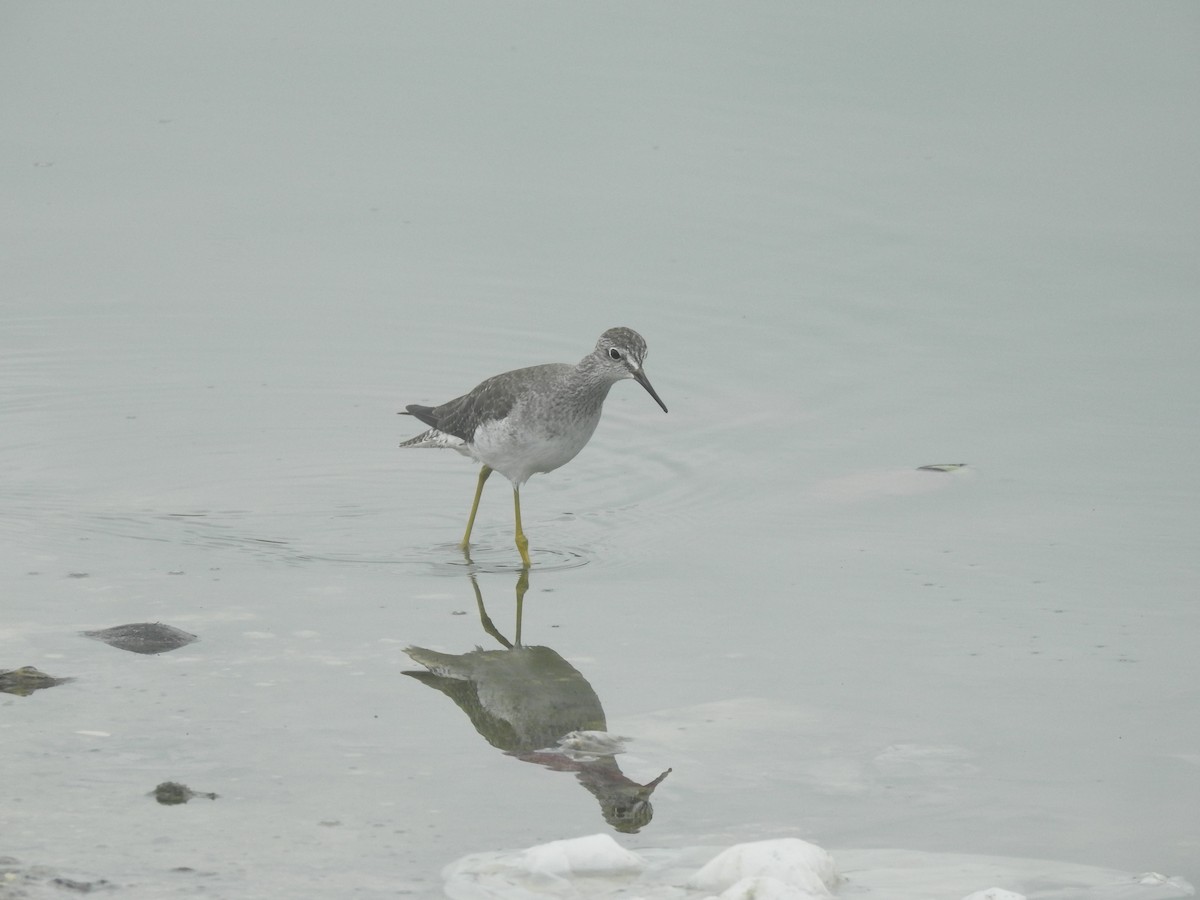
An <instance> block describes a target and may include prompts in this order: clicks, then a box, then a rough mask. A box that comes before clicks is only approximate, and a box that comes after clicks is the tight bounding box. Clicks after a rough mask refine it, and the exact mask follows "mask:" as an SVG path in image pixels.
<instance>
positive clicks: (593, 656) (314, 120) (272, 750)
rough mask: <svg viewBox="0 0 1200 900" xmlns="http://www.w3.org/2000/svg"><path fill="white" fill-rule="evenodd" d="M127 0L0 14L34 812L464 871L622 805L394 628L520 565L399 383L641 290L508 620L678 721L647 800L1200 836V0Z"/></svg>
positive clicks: (759, 812)
mask: <svg viewBox="0 0 1200 900" xmlns="http://www.w3.org/2000/svg"><path fill="white" fill-rule="evenodd" d="M123 9H125V10H126V16H125V17H124V18H120V17H115V16H110V15H109V14H108V13H105V12H102V11H101V10H100V9H99V8H96V9H92V8H80V7H77V6H70V5H63V6H58V5H54V4H39V5H37V6H36V7H34V6H30V7H26V8H23V9H21V10H17V11H15V12H13V14H12V20H11V21H10V22H9V24H8V26H7V27H6V28H5V29H4V32H5V36H4V38H3V50H4V52H3V53H0V72H2V73H3V75H4V76H5V77H4V78H3V80H2V81H0V83H3V84H6V85H8V86H9V87H8V88H7V89H6V90H3V91H0V113H3V116H4V119H5V121H7V122H9V123H16V124H18V125H19V126H20V127H19V128H17V127H14V128H13V129H12V130H13V133H14V135H16V136H17V137H16V138H15V139H14V140H13V141H10V142H9V143H8V144H7V145H6V147H5V148H4V150H3V151H2V152H3V154H4V158H5V160H6V162H7V163H8V165H7V166H6V167H5V173H4V174H3V175H0V178H2V179H3V182H4V192H5V195H6V197H7V198H8V206H9V209H10V212H9V215H7V216H6V217H4V218H5V221H4V222H3V224H0V228H3V229H4V240H3V241H2V242H0V245H2V247H0V253H2V254H3V260H4V266H3V268H4V271H5V277H4V279H3V296H2V298H0V304H2V305H0V465H2V467H3V470H4V472H5V473H6V477H5V487H4V489H3V490H4V502H3V504H0V536H2V537H3V540H2V541H0V591H2V593H3V596H4V597H5V600H4V604H3V610H4V614H3V619H2V620H0V669H10V668H16V667H19V666H24V665H33V666H37V668H39V669H40V670H42V671H44V672H46V673H48V674H50V675H53V676H58V677H73V678H74V679H75V680H74V681H72V682H70V683H68V684H63V685H60V686H57V687H55V688H53V689H48V690H43V691H39V692H37V693H35V694H32V695H30V696H28V697H17V696H8V695H3V696H4V699H3V700H0V706H3V709H4V715H3V716H0V740H2V741H3V747H4V754H5V760H6V763H5V773H6V777H5V779H4V780H3V788H2V791H3V795H2V796H0V816H2V818H3V821H4V824H5V827H4V829H3V833H4V842H3V845H2V846H0V855H5V854H7V855H11V856H13V857H16V858H17V859H19V860H21V861H22V862H23V863H25V864H28V865H44V866H48V867H50V868H51V869H52V870H55V871H75V870H78V871H79V872H81V873H83V875H84V876H87V877H91V878H104V879H107V880H109V881H110V882H113V883H115V884H118V885H120V886H121V887H122V889H123V890H124V891H125V892H126V893H127V894H128V895H130V896H163V895H169V894H170V893H172V892H174V893H180V894H187V893H195V892H200V891H205V892H207V893H208V894H209V895H210V896H213V895H216V896H230V897H235V896H236V897H250V896H279V895H282V894H284V893H286V894H288V895H290V896H330V895H331V892H333V893H335V894H337V895H346V894H349V893H355V894H357V895H361V896H373V895H376V894H378V895H394V894H395V893H397V892H398V891H403V890H408V891H409V892H410V893H413V894H416V895H418V896H437V895H438V893H439V891H440V876H439V871H440V869H441V867H442V866H443V865H445V864H446V863H449V862H450V861H451V860H454V859H456V858H459V857H461V856H463V855H465V854H470V853H479V852H490V851H496V850H502V849H505V848H515V847H525V846H529V845H532V844H535V843H541V842H546V841H550V840H555V839H558V838H563V837H571V836H576V835H582V834H590V833H593V832H595V831H599V830H601V829H603V828H604V821H603V819H602V817H601V815H600V810H599V808H598V806H597V803H596V800H595V798H594V797H593V796H591V795H589V793H588V791H586V790H584V789H582V787H581V785H580V783H579V782H578V780H577V779H576V778H574V777H573V776H572V775H571V774H569V773H566V772H555V771H550V770H548V769H546V768H543V767H541V766H538V765H530V764H526V763H523V762H522V761H520V760H519V759H516V758H513V757H512V756H506V755H504V753H502V752H501V751H499V750H497V749H496V748H495V747H493V746H490V745H489V744H488V742H487V741H486V740H484V739H483V738H482V737H481V736H480V734H479V733H478V732H477V730H476V729H475V728H473V727H472V724H471V722H470V721H469V720H468V719H466V718H464V716H463V714H462V710H460V709H459V708H458V707H457V706H455V704H453V703H450V702H448V701H447V699H446V698H445V697H441V696H439V695H438V694H437V693H436V692H433V691H429V690H426V689H425V688H424V687H422V686H421V685H419V684H417V683H416V682H415V681H414V680H413V679H410V678H403V677H401V673H402V672H404V671H406V670H412V669H414V668H416V665H415V664H414V663H413V661H412V660H411V659H409V658H408V657H407V656H406V655H405V653H404V648H405V647H407V646H409V645H417V646H422V647H428V648H433V649H436V650H440V651H443V652H447V653H455V654H459V653H465V652H467V651H470V650H471V649H473V648H474V647H475V646H476V645H486V646H487V647H489V648H498V647H499V646H500V644H499V643H498V642H497V641H496V640H495V639H494V638H493V637H492V636H490V635H489V634H488V633H486V632H485V630H484V629H483V628H482V627H481V621H480V617H479V611H478V607H477V599H476V595H475V592H474V590H473V587H472V584H471V581H470V579H469V578H468V577H467V575H468V573H469V572H470V571H472V570H474V571H476V572H477V573H478V584H479V588H480V594H481V596H482V599H483V602H484V604H485V608H486V610H487V612H488V614H489V615H490V617H491V620H492V622H493V623H494V626H495V629H496V630H498V631H499V632H500V633H502V634H503V635H505V636H506V638H508V639H510V640H511V639H512V638H513V637H514V632H515V627H516V623H515V618H514V616H515V610H514V591H515V589H516V587H517V579H518V575H519V571H518V568H517V565H516V563H517V555H516V550H515V548H514V547H513V546H512V544H511V501H510V499H509V492H508V489H507V486H506V485H505V484H504V483H503V481H502V480H499V481H497V480H496V479H493V481H492V482H491V483H489V486H488V490H487V492H486V493H485V497H484V504H483V508H482V510H481V513H480V519H479V522H478V523H477V526H476V537H477V540H478V544H477V546H476V547H475V548H474V549H473V556H472V559H473V562H474V564H475V565H474V567H473V569H472V567H471V566H468V565H467V564H466V563H465V561H464V559H463V558H462V556H461V554H460V553H459V552H458V551H457V548H456V546H455V542H456V540H457V539H458V537H459V536H460V534H461V529H462V527H463V524H464V521H465V517H466V513H467V508H468V506H469V503H470V499H471V492H472V491H473V489H474V483H475V472H474V470H473V467H472V466H471V465H470V464H469V463H468V462H467V461H466V460H463V459H462V458H460V457H458V456H457V455H456V454H452V453H439V452H433V451H421V452H413V451H403V452H402V451H399V450H397V449H396V445H397V444H398V443H399V442H400V441H401V440H403V439H405V438H407V437H409V436H411V435H413V434H415V433H416V431H417V430H418V428H419V426H417V425H416V423H414V422H412V421H411V420H409V419H406V418H400V417H397V416H396V415H395V412H396V410H398V409H401V408H403V406H404V404H406V403H413V402H416V403H429V402H439V401H442V400H446V399H449V398H451V397H453V396H456V395H458V394H459V393H462V392H463V391H464V390H466V389H468V388H470V387H471V386H472V385H474V384H475V383H476V382H478V381H479V380H480V379H482V378H483V377H485V376H487V375H490V374H493V373H495V372H498V371H502V370H504V369H508V368H513V367H516V366H520V365H527V364H531V363H536V362H544V361H552V360H561V361H570V360H575V359H578V358H579V357H581V356H582V355H583V354H584V353H586V352H587V351H588V350H589V349H590V348H591V346H592V344H593V343H594V341H595V338H596V336H597V335H599V333H600V332H601V331H602V330H603V329H605V328H607V327H610V326H613V325H618V324H622V325H629V326H632V327H634V328H636V329H638V330H639V331H640V332H641V333H642V334H643V335H644V336H645V337H646V339H647V341H648V342H649V345H650V356H649V360H648V363H647V370H648V372H649V375H650V377H651V379H652V381H653V383H654V384H655V387H656V389H657V390H658V392H659V393H660V394H661V396H662V397H663V400H664V401H665V403H666V404H667V406H668V407H669V408H670V410H671V412H670V414H668V415H663V413H662V411H661V410H660V409H658V407H657V406H656V405H655V404H654V403H653V401H652V400H651V399H650V398H649V397H648V396H647V395H646V394H645V393H644V392H643V391H642V390H641V389H640V388H638V387H637V386H636V385H633V384H620V385H617V386H616V387H615V388H614V390H613V392H612V394H611V395H610V398H609V400H608V403H607V406H606V412H605V418H604V421H603V422H602V423H601V425H600V428H599V429H598V431H597V434H596V436H595V437H594V438H593V440H592V442H591V444H590V445H589V446H588V447H587V448H586V449H585V450H584V451H583V453H582V454H581V455H580V456H579V458H578V459H576V460H575V461H573V462H572V463H571V464H570V465H568V466H566V467H564V468H563V469H561V470H559V471H557V472H554V473H551V474H550V475H546V476H539V477H535V478H534V479H533V480H532V481H531V482H530V483H529V484H528V485H527V487H526V488H525V489H524V491H523V492H522V500H523V512H524V518H525V528H526V532H527V534H528V535H529V537H530V540H531V543H532V551H531V552H532V554H533V557H534V563H535V565H534V568H533V571H532V573H531V576H530V586H529V591H528V593H527V594H526V596H525V599H524V604H523V619H522V623H521V627H522V637H523V640H524V641H525V643H527V644H529V645H535V646H545V647H549V648H551V649H552V650H553V651H554V652H555V653H556V654H558V655H560V656H561V657H562V658H564V659H565V660H566V661H567V662H568V663H569V664H570V665H571V666H573V667H574V668H575V669H576V670H578V672H579V673H581V675H582V676H583V677H584V678H585V679H586V680H587V682H588V683H589V684H590V686H591V688H592V689H593V690H594V691H595V693H596V695H597V697H598V698H599V700H600V702H601V703H602V705H603V710H604V712H605V714H606V717H607V726H608V729H609V730H610V731H612V732H614V733H617V734H621V735H625V736H628V737H630V738H631V739H632V740H631V742H630V744H629V749H628V752H626V753H625V754H623V755H621V756H620V757H618V759H619V762H620V767H621V769H622V771H623V772H624V773H625V774H626V775H627V776H628V777H629V778H630V779H632V780H634V781H638V782H641V783H645V782H648V781H650V780H651V779H653V778H654V777H656V776H657V775H658V774H659V773H660V772H662V771H663V770H665V769H667V768H671V769H673V771H672V774H671V775H670V777H669V778H667V779H666V780H665V781H664V782H663V783H662V784H661V785H660V786H659V787H658V788H657V789H656V791H655V793H654V797H653V805H654V819H653V822H652V823H651V824H649V825H648V826H647V827H646V828H644V829H643V831H642V832H641V833H640V834H638V835H636V836H621V837H619V839H620V840H621V841H622V842H623V843H625V844H626V845H627V846H629V847H632V848H647V847H683V846H692V845H701V844H703V845H723V844H728V843H731V842H733V841H738V840H754V839H758V838H763V837H775V836H787V835H794V836H799V837H803V838H805V839H806V840H810V841H814V842H816V843H819V844H821V845H823V846H836V847H857V848H864V849H869V848H880V847H893V848H901V849H907V850H911V851H913V852H914V853H915V852H923V853H956V854H980V855H987V856H997V855H1002V856H1016V857H1035V858H1046V859H1052V860H1062V861H1068V862H1074V863H1080V864H1086V865H1093V866H1104V867H1109V868H1115V869H1120V870H1124V871H1130V872H1140V871H1144V870H1149V869H1153V870H1157V871H1161V872H1165V873H1167V874H1178V875H1183V876H1186V877H1188V878H1190V879H1191V880H1192V881H1195V880H1196V879H1197V878H1200V867H1198V866H1197V864H1196V860H1197V859H1200V828H1198V826H1197V820H1196V816H1195V809H1196V808H1197V807H1198V805H1200V778H1198V777H1197V776H1198V775H1200V772H1198V769H1197V767H1198V766H1200V753H1198V752H1197V749H1196V748H1197V746H1198V743H1200V720H1198V719H1197V717H1196V715H1195V709H1196V703H1197V700H1198V699H1200V695H1198V694H1197V691H1196V688H1195V686H1194V685H1195V684H1196V683H1197V680H1198V677H1200V663H1198V662H1197V655H1196V652H1195V639H1196V636H1197V633H1198V630H1197V626H1198V624H1200V623H1198V622H1197V608H1196V604H1195V598H1196V596H1197V588H1198V587H1200V578H1198V577H1197V565H1196V552H1195V548H1196V535H1197V534H1198V533H1200V528H1198V526H1200V479H1198V478H1197V475H1196V469H1195V464H1194V460H1193V456H1194V448H1195V447H1196V446H1197V444H1198V438H1200V420H1198V419H1197V417H1196V416H1195V397H1196V391H1197V388H1198V386H1200V384H1198V382H1200V366H1198V365H1197V362H1196V356H1195V352H1194V336H1195V334H1196V333H1197V328H1198V326H1200V311H1198V308H1197V306H1196V304H1195V302H1194V301H1195V292H1196V288H1197V286H1198V285H1200V273H1198V272H1197V269H1198V263H1197V260H1196V256H1195V253H1194V248H1195V246H1196V238H1197V237H1198V234H1197V232H1198V231H1200V227H1198V223H1197V221H1196V219H1195V209H1196V208H1197V206H1196V201H1197V199H1200V198H1198V197H1197V194H1198V191H1197V187H1198V185H1197V180H1198V178H1197V174H1196V171H1195V166H1194V163H1193V160H1194V159H1196V158H1197V153H1196V151H1197V150H1198V149H1200V148H1198V147H1197V144H1198V143H1200V140H1198V138H1200V126H1198V124H1197V122H1196V119H1195V116H1194V115H1191V113H1190V111H1191V105H1192V104H1191V101H1192V98H1193V97H1194V96H1195V92H1196V88H1197V87H1200V71H1198V69H1197V66H1196V63H1195V55H1194V46H1195V40H1194V38H1195V36H1196V34H1197V29H1198V22H1197V18H1196V16H1195V14H1194V13H1193V12H1192V10H1191V9H1190V8H1188V7H1162V8H1159V9H1158V11H1157V13H1156V14H1155V17H1153V18H1151V17H1149V16H1148V15H1146V14H1145V13H1144V12H1143V11H1141V10H1139V9H1137V8H1128V7H1121V6H1116V5H1113V6H1108V5H1102V6H1100V7H1089V8H1088V9H1086V10H1085V9H1084V8H1083V7H1074V6H1071V5H1063V6H1056V7H1053V8H1045V7H1042V6H1033V5H1030V6H1022V5H1020V4H1018V5H1016V6H1007V7H1005V8H1003V9H1000V8H995V9H983V8H979V9H959V8H957V7H955V8H953V9H951V8H950V7H944V6H921V7H896V8H891V9H886V10H885V9H872V10H871V13H870V14H869V15H866V14H864V12H863V10H861V9H856V8H846V9H841V8H837V9H834V8H828V9H807V8H805V7H797V6H792V5H786V4H783V5H772V4H764V5H761V6H758V7H754V8H752V11H751V12H750V13H748V14H740V13H739V14H736V15H735V14H733V13H731V12H730V10H728V9H726V8H723V7H719V6H698V7H697V6H688V7H676V6H672V5H661V6H655V7H652V8H649V9H639V10H637V11H636V12H634V11H630V10H626V11H624V13H623V14H622V15H621V16H619V17H618V16H611V14H610V13H606V12H604V11H600V10H591V11H581V10H577V9H573V8H567V7H558V6H551V5H545V6H528V7H522V8H520V9H515V8H514V9H510V10H505V11H503V12H501V11H500V9H499V8H497V7H493V6H490V5H480V6H467V5H464V6H458V7H455V6H450V7H447V6H438V7H436V8H435V7H430V8H425V9H421V8H415V7H407V6H400V7H396V8H395V9H385V8H375V7H362V8H359V9H358V10H357V11H356V13H355V14H354V15H344V14H343V13H342V12H339V13H338V14H337V15H336V16H335V15H332V14H330V13H329V12H328V11H327V10H326V9H325V8H322V7H320V6H319V5H314V6H311V7H297V6H296V5H294V4H289V5H286V6H284V5H282V4H281V5H271V4H261V5H255V6H253V7H247V6H243V5H238V4H220V3H217V4H208V5H206V6H205V7H203V8H192V7H187V6H178V7H176V6H173V5H170V4H137V3H135V4H128V5H126V6H125V7H123ZM285 26H286V27H285ZM959 462H965V463H968V464H969V465H968V466H967V467H966V468H964V469H961V470H958V471H955V472H950V473H941V472H929V471H917V467H918V466H921V465H925V464H932V463H959ZM156 621H161V622H164V623H166V624H169V625H172V626H175V627H178V628H182V629H184V630H185V631H188V632H191V633H194V634H197V635H199V636H200V640H199V642H197V643H195V644H191V645H189V646H187V647H184V648H181V649H180V650H177V651H174V652H172V653H169V654H164V655H161V656H148V657H141V656H137V655H135V654H130V653H124V652H121V651H119V650H116V649H114V648H111V647H107V646H105V645H103V644H100V643H98V642H95V641H89V640H87V639H86V638H83V637H81V636H80V634H79V632H82V631H85V630H96V629H102V628H107V627H110V626H114V625H121V624H125V623H131V622H156ZM168 780H173V781H181V782H184V783H186V784H187V785H189V786H190V787H191V788H192V789H194V790H197V791H205V792H208V791H211V792H215V793H217V794H218V799H217V800H216V801H213V802H207V801H205V802H203V803H201V802H198V801H193V802H192V803H189V804H187V805H186V806H180V807H170V808H168V807H160V806H158V805H157V804H155V803H154V802H153V800H152V799H150V798H148V797H147V796H146V794H147V793H148V792H149V791H151V790H152V789H153V787H154V786H155V785H156V784H158V783H160V782H163V781H168ZM177 867H187V868H188V869H190V871H175V869H176V868H177ZM81 877H82V876H81ZM986 886H987V885H980V886H979V887H981V888H982V887H986Z"/></svg>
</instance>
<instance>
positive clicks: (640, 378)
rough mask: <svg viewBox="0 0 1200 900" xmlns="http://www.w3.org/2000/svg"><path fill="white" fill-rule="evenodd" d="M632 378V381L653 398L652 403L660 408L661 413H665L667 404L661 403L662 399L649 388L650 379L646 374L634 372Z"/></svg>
mask: <svg viewBox="0 0 1200 900" xmlns="http://www.w3.org/2000/svg"><path fill="white" fill-rule="evenodd" d="M633 377H634V380H635V381H637V383H638V384H640V385H641V386H642V387H644V388H645V389H646V391H647V393H649V394H650V396H651V397H653V398H654V402H655V403H657V404H658V405H659V406H661V407H662V411H663V412H666V411H667V404H665V403H663V402H662V398H661V397H659V396H658V392H657V391H655V390H654V388H653V387H651V385H650V379H649V378H647V377H646V373H645V372H641V371H638V372H634V373H633Z"/></svg>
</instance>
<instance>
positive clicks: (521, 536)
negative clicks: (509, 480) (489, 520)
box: [513, 484, 533, 568]
mask: <svg viewBox="0 0 1200 900" xmlns="http://www.w3.org/2000/svg"><path fill="white" fill-rule="evenodd" d="M513 512H514V513H515V514H516V517H517V550H518V551H520V553H521V562H523V563H525V568H529V567H530V566H531V565H533V563H531V562H530V561H529V539H528V538H527V537H525V532H524V531H522V530H521V489H520V488H519V487H517V486H516V485H515V484H514V485H513Z"/></svg>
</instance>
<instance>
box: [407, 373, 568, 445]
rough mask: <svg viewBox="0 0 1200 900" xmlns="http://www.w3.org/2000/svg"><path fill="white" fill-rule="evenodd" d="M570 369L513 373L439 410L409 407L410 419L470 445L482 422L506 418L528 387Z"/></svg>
mask: <svg viewBox="0 0 1200 900" xmlns="http://www.w3.org/2000/svg"><path fill="white" fill-rule="evenodd" d="M570 368H571V367H570V366H568V365H565V364H562V363H550V364H547V365H544V366H529V367H528V368H525V369H514V370H513V371H511V372H504V373H503V374H501V375H495V376H493V377H491V378H489V379H487V380H486V381H483V382H481V383H480V384H479V386H478V387H476V388H475V389H474V390H473V391H471V392H470V393H469V394H463V395H462V396H461V397H455V398H454V399H453V400H449V401H447V402H446V403H443V404H442V405H441V406H421V405H419V404H416V403H414V404H410V405H408V406H406V407H405V409H406V410H407V411H408V413H409V415H412V416H415V417H416V418H418V419H420V420H421V421H422V422H424V423H425V424H426V425H429V426H430V427H432V428H436V429H437V430H438V431H440V432H442V433H444V434H452V435H454V436H455V437H457V438H462V439H463V440H464V441H467V442H468V443H470V441H471V440H472V439H473V438H474V437H475V429H476V428H478V427H479V426H480V425H482V424H483V423H484V422H492V421H495V420H496V419H503V418H505V417H506V416H507V415H508V414H509V413H510V412H511V411H512V408H513V406H515V405H516V403H517V401H518V400H520V399H521V397H522V396H523V395H524V394H525V393H526V392H527V391H528V390H529V386H530V385H531V384H535V383H537V382H540V381H542V380H549V379H552V378H555V377H557V376H558V375H559V374H561V373H560V371H559V370H563V369H567V370H569V369H570Z"/></svg>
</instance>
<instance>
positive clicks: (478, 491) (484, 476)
mask: <svg viewBox="0 0 1200 900" xmlns="http://www.w3.org/2000/svg"><path fill="white" fill-rule="evenodd" d="M491 474H492V470H491V468H490V467H488V466H484V467H483V468H482V469H480V470H479V485H478V486H477V487H476V488H475V502H474V503H472V504H471V515H470V518H468V519H467V533H466V534H464V535H463V539H462V543H461V544H459V546H460V547H462V548H463V549H464V550H466V549H467V547H469V546H470V545H471V529H472V528H474V527H475V513H477V512H479V498H480V497H482V496H483V483H484V482H485V481H487V480H488V476H489V475H491Z"/></svg>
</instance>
